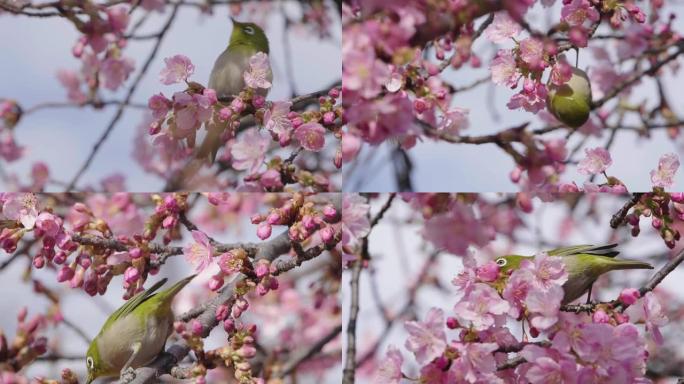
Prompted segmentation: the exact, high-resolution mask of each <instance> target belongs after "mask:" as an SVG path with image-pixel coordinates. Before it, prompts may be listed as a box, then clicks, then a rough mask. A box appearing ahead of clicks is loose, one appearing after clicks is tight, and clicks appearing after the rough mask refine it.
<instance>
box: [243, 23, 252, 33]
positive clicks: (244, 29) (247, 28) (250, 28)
mask: <svg viewBox="0 0 684 384" xmlns="http://www.w3.org/2000/svg"><path fill="white" fill-rule="evenodd" d="M242 30H243V31H245V33H246V34H248V35H253V34H254V28H252V27H250V26H249V25H248V26H246V27H244V28H243V29H242Z"/></svg>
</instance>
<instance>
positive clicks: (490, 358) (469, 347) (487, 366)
mask: <svg viewBox="0 0 684 384" xmlns="http://www.w3.org/2000/svg"><path fill="white" fill-rule="evenodd" d="M452 346H453V347H455V348H456V351H458V358H457V359H456V360H454V361H453V363H452V366H451V367H450V371H451V372H452V373H453V374H454V375H455V376H456V377H457V378H460V379H461V380H458V379H457V380H458V382H466V383H478V382H483V383H484V382H486V383H496V382H500V379H499V377H497V376H496V375H495V374H494V372H495V371H496V360H495V359H494V354H493V352H494V351H496V350H497V349H498V348H499V345H498V344H496V343H453V344H452ZM450 382H455V381H450Z"/></svg>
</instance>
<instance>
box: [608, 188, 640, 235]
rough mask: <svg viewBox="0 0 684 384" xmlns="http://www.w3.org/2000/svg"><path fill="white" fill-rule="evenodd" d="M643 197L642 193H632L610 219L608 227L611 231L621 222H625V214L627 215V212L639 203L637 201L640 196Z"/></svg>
mask: <svg viewBox="0 0 684 384" xmlns="http://www.w3.org/2000/svg"><path fill="white" fill-rule="evenodd" d="M643 195H644V194H643V193H633V194H632V198H631V199H630V200H629V201H628V202H626V203H625V205H623V206H622V208H620V210H619V211H617V212H616V213H615V214H614V215H613V217H612V218H611V219H610V227H611V228H613V229H615V228H617V227H619V226H620V225H621V224H622V222H623V221H625V217H626V216H627V213H629V210H630V209H632V207H633V206H635V205H636V204H637V203H638V202H639V199H641V196H643Z"/></svg>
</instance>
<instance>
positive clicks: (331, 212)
mask: <svg viewBox="0 0 684 384" xmlns="http://www.w3.org/2000/svg"><path fill="white" fill-rule="evenodd" d="M323 217H324V218H325V221H327V222H331V221H333V220H335V219H336V218H337V210H336V209H335V207H333V206H332V205H326V206H325V207H323Z"/></svg>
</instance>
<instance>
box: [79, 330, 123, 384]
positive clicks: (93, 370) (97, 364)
mask: <svg viewBox="0 0 684 384" xmlns="http://www.w3.org/2000/svg"><path fill="white" fill-rule="evenodd" d="M86 368H87V369H88V378H87V379H86V384H90V383H92V382H93V381H95V379H97V378H98V377H101V376H111V375H112V372H110V371H111V370H109V369H107V367H106V366H105V364H103V362H102V359H100V352H99V350H98V348H97V340H93V342H92V343H90V347H89V348H88V353H86ZM114 374H116V372H114Z"/></svg>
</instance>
